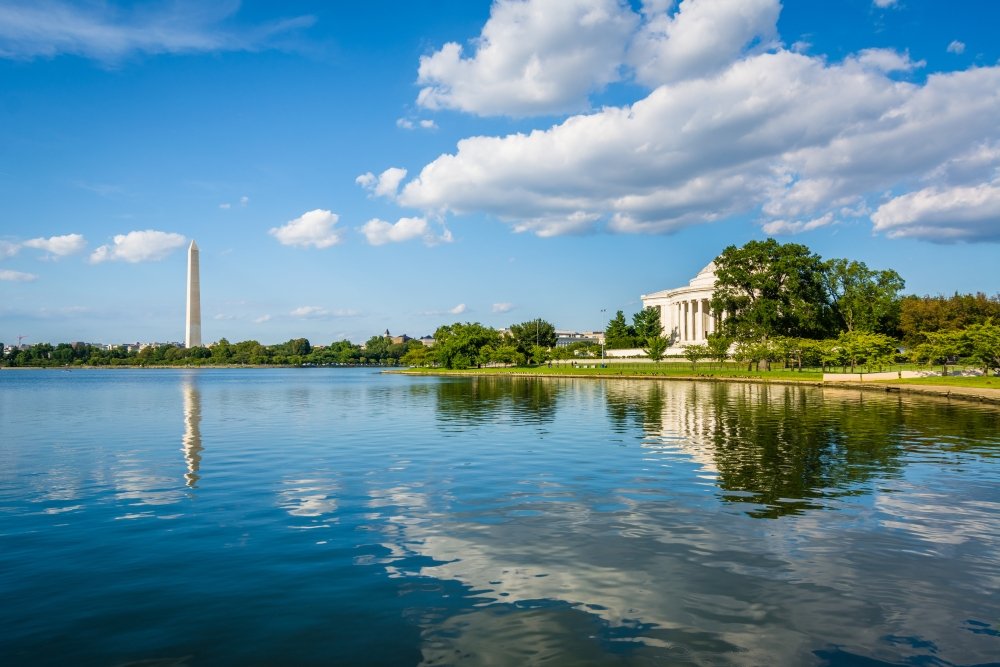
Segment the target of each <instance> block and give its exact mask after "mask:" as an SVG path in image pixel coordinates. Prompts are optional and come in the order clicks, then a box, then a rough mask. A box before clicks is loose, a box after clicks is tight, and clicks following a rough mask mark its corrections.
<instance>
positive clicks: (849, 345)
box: [837, 331, 896, 373]
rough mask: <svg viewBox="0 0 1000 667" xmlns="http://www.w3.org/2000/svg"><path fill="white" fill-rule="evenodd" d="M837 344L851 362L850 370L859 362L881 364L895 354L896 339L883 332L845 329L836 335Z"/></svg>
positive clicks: (889, 360) (888, 360)
mask: <svg viewBox="0 0 1000 667" xmlns="http://www.w3.org/2000/svg"><path fill="white" fill-rule="evenodd" d="M837 345H838V346H839V347H840V348H841V350H843V354H844V356H845V357H846V359H847V360H848V361H850V363H851V372H852V373H853V372H854V369H855V367H856V366H857V365H858V364H859V363H863V364H865V365H866V366H882V365H884V364H887V363H889V362H891V360H892V357H893V356H894V355H895V354H896V341H895V340H893V339H892V338H890V337H889V336H886V335H885V334H877V333H869V332H867V331H845V332H843V333H842V334H840V336H838V337H837Z"/></svg>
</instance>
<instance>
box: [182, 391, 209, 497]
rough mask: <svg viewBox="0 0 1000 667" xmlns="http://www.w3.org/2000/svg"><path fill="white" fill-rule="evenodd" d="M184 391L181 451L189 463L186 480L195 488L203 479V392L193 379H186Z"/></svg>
mask: <svg viewBox="0 0 1000 667" xmlns="http://www.w3.org/2000/svg"><path fill="white" fill-rule="evenodd" d="M182 388H183V391H184V437H183V438H182V439H181V451H183V452H184V461H185V462H186V463H187V473H185V475H184V480H185V482H186V484H187V485H188V486H190V487H191V488H194V487H196V486H197V484H198V480H199V479H201V475H199V474H198V469H199V468H200V467H201V450H202V449H204V448H203V447H202V445H201V392H200V391H199V390H198V387H196V386H195V383H194V379H193V378H186V379H185V380H184V384H183V385H182Z"/></svg>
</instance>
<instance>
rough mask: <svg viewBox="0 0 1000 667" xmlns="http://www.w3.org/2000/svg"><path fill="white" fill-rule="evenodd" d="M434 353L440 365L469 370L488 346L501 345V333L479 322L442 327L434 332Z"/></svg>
mask: <svg viewBox="0 0 1000 667" xmlns="http://www.w3.org/2000/svg"><path fill="white" fill-rule="evenodd" d="M434 340H435V341H436V342H435V344H434V347H433V348H432V349H433V352H434V357H435V359H436V360H437V362H438V364H440V365H441V366H444V367H445V368H468V367H469V366H471V365H472V364H473V363H475V360H477V359H478V358H479V351H480V349H482V348H483V347H484V346H486V345H490V346H491V347H493V348H496V347H497V346H498V345H500V333H499V332H498V331H497V330H496V329H493V328H490V327H484V326H483V325H482V324H480V323H479V322H471V323H470V322H466V323H465V324H462V323H461V322H456V323H455V324H448V325H444V326H440V327H438V328H437V331H435V332H434Z"/></svg>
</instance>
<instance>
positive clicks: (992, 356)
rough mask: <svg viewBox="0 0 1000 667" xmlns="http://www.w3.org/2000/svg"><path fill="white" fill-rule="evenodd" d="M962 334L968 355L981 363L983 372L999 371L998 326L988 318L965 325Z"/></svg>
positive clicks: (999, 333)
mask: <svg viewBox="0 0 1000 667" xmlns="http://www.w3.org/2000/svg"><path fill="white" fill-rule="evenodd" d="M962 336H963V338H965V345H966V348H967V349H968V351H969V355H970V356H971V357H972V358H973V359H975V360H976V361H978V362H979V363H980V364H981V365H982V368H983V372H984V373H986V374H989V372H990V371H991V370H993V371H996V372H997V373H1000V326H998V325H996V324H994V323H993V320H992V319H990V320H987V321H986V322H983V323H982V324H973V325H971V326H969V327H967V328H966V329H965V330H964V331H963V332H962Z"/></svg>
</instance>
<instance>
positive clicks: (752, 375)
mask: <svg viewBox="0 0 1000 667" xmlns="http://www.w3.org/2000/svg"><path fill="white" fill-rule="evenodd" d="M398 372H402V373H408V374H414V375H538V376H553V377H611V378H614V377H650V378H653V377H662V378H665V379H669V378H673V379H678V380H681V379H720V380H722V379H731V380H759V381H762V382H767V381H769V380H771V381H781V382H790V381H798V382H821V381H822V380H823V374H822V373H821V372H819V371H812V370H806V371H801V372H799V371H793V370H771V371H748V370H747V369H746V368H745V367H744V368H736V367H722V368H719V367H714V368H713V367H709V366H708V365H707V364H706V365H701V364H699V365H698V366H696V367H695V368H692V367H691V365H690V364H645V363H643V364H608V365H607V366H605V367H602V366H601V365H600V364H589V365H586V366H584V365H578V366H559V365H553V366H532V367H529V368H471V369H468V370H447V369H443V368H409V369H406V370H402V371H398Z"/></svg>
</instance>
